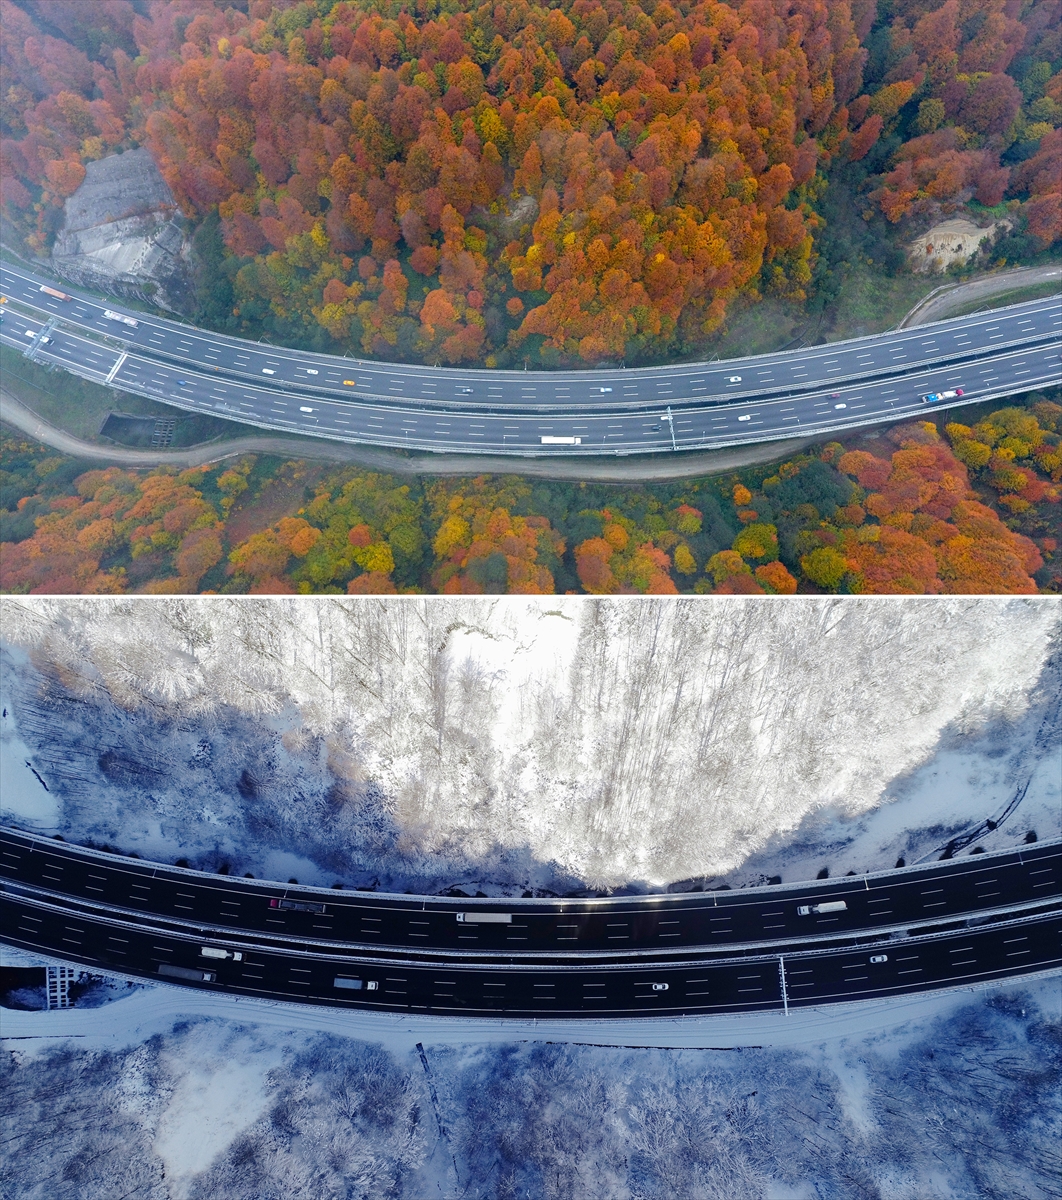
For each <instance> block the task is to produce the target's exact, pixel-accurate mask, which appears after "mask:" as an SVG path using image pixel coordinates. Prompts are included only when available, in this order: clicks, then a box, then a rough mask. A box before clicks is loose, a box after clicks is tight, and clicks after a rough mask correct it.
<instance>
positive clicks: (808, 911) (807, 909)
mask: <svg viewBox="0 0 1062 1200" xmlns="http://www.w3.org/2000/svg"><path fill="white" fill-rule="evenodd" d="M847 908H848V905H847V904H846V903H845V902H844V901H843V900H824V901H823V902H822V903H821V904H798V905H797V915H798V916H801V917H810V916H812V915H814V914H818V913H832V912H845V911H846V910H847Z"/></svg>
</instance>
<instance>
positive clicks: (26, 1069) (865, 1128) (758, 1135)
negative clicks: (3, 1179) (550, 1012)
mask: <svg viewBox="0 0 1062 1200" xmlns="http://www.w3.org/2000/svg"><path fill="white" fill-rule="evenodd" d="M131 1005H133V1006H135V1005H136V999H135V997H134V998H132V999H127V1000H121V1001H118V1002H117V1003H114V1004H112V1005H109V1006H108V1012H107V1014H106V1017H105V1019H104V1024H103V1025H102V1026H101V1027H100V1029H99V1030H97V1033H96V1035H94V1036H92V1037H90V1038H89V1039H88V1040H87V1041H86V1040H81V1041H67V1042H62V1041H60V1042H55V1041H53V1040H52V1039H50V1038H48V1037H47V1036H45V1039H44V1041H43V1042H42V1041H40V1040H39V1039H36V1038H32V1037H31V1038H29V1039H28V1040H20V1041H19V1042H17V1043H16V1042H10V1043H8V1046H9V1049H8V1050H6V1051H4V1052H2V1053H0V1119H2V1121H3V1125H4V1129H5V1137H6V1139H7V1145H6V1149H7V1155H6V1157H7V1161H8V1174H7V1186H8V1187H9V1188H10V1189H11V1194H12V1195H17V1196H18V1197H20V1200H83V1198H85V1197H94V1198H95V1197H103V1196H107V1197H134V1196H135V1197H138V1198H142V1200H215V1198H217V1197H224V1198H225V1200H340V1198H341V1197H342V1198H343V1200H378V1198H379V1197H385V1196H386V1197H391V1198H393V1200H431V1198H434V1197H438V1198H439V1200H443V1198H452V1200H457V1198H458V1197H463V1198H465V1200H472V1198H484V1200H486V1198H488V1197H489V1198H491V1200H523V1198H525V1197H528V1196H531V1197H535V1198H536V1200H676V1198H678V1197H683V1198H689V1200H694V1198H695V1200H820V1198H822V1197H830V1200H870V1198H875V1200H883V1198H887V1200H928V1198H930V1197H932V1198H933V1200H975V1198H976V1200H1014V1198H1015V1197H1021V1198H1022V1200H1048V1198H1049V1197H1057V1195H1058V1188H1057V1185H1058V1170H1059V1165H1060V1160H1059V1155H1058V1146H1059V1144H1060V1140H1062V1139H1060V1135H1062V1108H1060V1104H1059V1095H1058V1087H1057V1081H1058V1073H1059V1071H1060V1070H1062V1054H1060V1046H1062V1027H1060V1024H1059V1020H1058V988H1057V980H1056V979H1048V980H1039V981H1029V983H1028V984H1027V985H1025V986H1011V987H1007V988H1003V989H1001V990H995V991H990V992H987V993H981V994H978V995H975V996H973V997H971V996H969V995H968V994H967V995H964V996H952V997H944V998H942V999H941V1000H940V1002H939V1006H938V1007H937V1008H936V1009H935V1010H934V1012H933V1013H932V1014H931V1015H927V1016H925V1017H923V1018H922V1019H920V1020H916V1021H913V1022H908V1023H894V1024H893V1025H892V1027H891V1028H886V1029H880V1028H879V1029H878V1030H877V1031H876V1032H874V1033H871V1034H864V1035H862V1036H857V1037H847V1038H846V1037H845V1036H844V1033H843V1030H838V1031H837V1032H836V1033H834V1034H833V1035H831V1036H830V1037H829V1039H828V1040H826V1041H822V1040H819V1039H814V1038H812V1039H810V1040H809V1041H808V1042H805V1043H800V1044H799V1045H798V1046H796V1047H792V1046H784V1045H783V1046H778V1045H774V1046H772V1045H769V1044H768V1045H765V1046H745V1047H744V1048H735V1049H730V1050H708V1049H700V1050H665V1049H651V1048H641V1049H630V1048H628V1049H623V1048H618V1047H617V1048H608V1047H602V1046H586V1045H582V1046H579V1045H564V1044H552V1043H546V1042H518V1041H512V1042H498V1043H493V1044H491V1043H485V1044H479V1045H460V1044H457V1045H449V1046H448V1045H445V1044H443V1045H432V1044H431V1043H430V1039H429V1038H428V1037H427V1036H425V1037H424V1041H425V1043H426V1044H425V1045H424V1046H418V1047H417V1048H415V1049H414V1048H413V1047H411V1046H410V1045H409V1039H408V1038H407V1039H405V1041H404V1042H401V1043H398V1042H395V1043H394V1044H390V1045H388V1044H383V1045H381V1044H373V1043H368V1042H363V1041H357V1040H353V1039H350V1038H346V1037H343V1036H340V1035H338V1034H335V1033H323V1032H320V1031H313V1030H306V1029H299V1028H298V1023H297V1020H296V1021H295V1022H293V1026H292V1027H291V1028H287V1029H285V1028H280V1027H277V1026H276V1025H274V1027H272V1028H268V1027H265V1026H261V1025H255V1024H254V1021H253V1014H246V1015H244V1016H243V1017H242V1019H241V1021H240V1022H237V1021H236V1020H225V1019H221V1018H195V1019H192V1020H183V1021H177V1022H176V1023H174V1021H173V1018H172V1017H171V1018H170V1020H169V1022H168V1023H165V1024H164V1025H163V1027H162V1028H161V1029H160V1030H158V1031H156V1032H155V1033H154V1034H153V1035H152V1036H148V1037H146V1038H145V1037H141V1036H138V1035H136V1034H132V1035H130V1034H129V1032H128V1026H125V1027H124V1028H123V1027H122V1021H123V1014H124V1011H125V1010H127V1009H128V1008H129V1006H131ZM101 1015H103V1014H101ZM248 1017H250V1020H249V1021H248V1019H247V1018H248ZM46 1018H47V1019H52V1018H54V1019H57V1020H62V1019H63V1014H61V1013H48V1014H40V1018H39V1019H40V1020H41V1021H43V1020H44V1019H46ZM778 1020H779V1021H781V1018H778ZM40 1028H41V1030H43V1026H40Z"/></svg>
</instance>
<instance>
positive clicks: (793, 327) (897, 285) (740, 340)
mask: <svg viewBox="0 0 1062 1200" xmlns="http://www.w3.org/2000/svg"><path fill="white" fill-rule="evenodd" d="M937 286H939V280H938V279H936V278H928V277H926V276H924V275H910V274H902V275H889V274H887V273H886V272H884V271H875V270H874V269H873V268H868V267H864V266H862V265H860V266H859V267H854V268H852V269H851V270H850V271H849V272H848V273H847V275H846V277H845V280H844V282H843V283H842V285H841V289H840V292H839V293H838V296H837V300H836V301H835V302H834V303H833V304H831V305H829V306H828V307H827V308H826V309H824V310H823V312H822V313H821V315H818V316H817V315H815V314H813V313H809V312H808V311H807V309H806V308H805V307H804V306H803V305H801V304H792V303H788V302H787V301H784V300H779V299H777V298H776V297H773V296H766V297H765V298H764V299H763V300H760V301H758V302H748V301H745V302H741V301H738V303H737V304H736V305H735V307H734V309H733V311H732V314H731V316H730V317H729V318H728V319H727V322H726V324H725V326H724V327H723V329H722V330H721V331H720V332H719V333H718V334H716V336H715V337H713V338H709V339H706V340H705V341H704V343H703V344H702V345H700V346H698V348H697V353H696V355H690V356H687V357H689V358H690V359H700V358H702V357H703V358H711V357H712V356H713V355H716V356H717V357H719V358H721V359H725V358H744V357H747V356H750V355H755V354H773V353H775V352H777V351H779V350H785V349H787V348H795V347H796V346H799V345H801V344H803V345H815V344H817V343H821V342H839V341H843V340H844V339H846V338H854V337H864V336H868V335H870V334H875V333H884V332H886V331H887V330H889V329H895V328H896V326H897V325H898V324H899V323H900V321H901V320H902V319H903V318H904V316H905V315H906V314H907V313H908V312H910V310H911V309H912V308H913V307H914V306H915V305H916V304H917V303H918V301H919V300H921V299H922V297H923V296H927V295H928V294H929V293H930V292H931V291H932V290H933V289H934V288H935V287H937Z"/></svg>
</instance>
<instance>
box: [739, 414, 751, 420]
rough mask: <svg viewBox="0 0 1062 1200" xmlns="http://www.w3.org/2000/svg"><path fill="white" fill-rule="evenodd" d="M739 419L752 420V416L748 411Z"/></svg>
mask: <svg viewBox="0 0 1062 1200" xmlns="http://www.w3.org/2000/svg"><path fill="white" fill-rule="evenodd" d="M738 420H739V421H751V420H752V417H751V416H750V415H749V414H748V413H746V414H745V415H744V416H743V417H738Z"/></svg>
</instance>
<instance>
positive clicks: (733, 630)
mask: <svg viewBox="0 0 1062 1200" xmlns="http://www.w3.org/2000/svg"><path fill="white" fill-rule="evenodd" d="M2 616H3V626H4V636H5V639H6V642H5V645H6V650H5V654H4V667H5V702H4V738H5V753H4V762H5V770H6V775H7V778H6V779H5V789H4V792H5V799H4V801H3V803H4V805H5V808H4V810H3V818H4V819H5V820H8V821H13V822H15V823H18V824H23V825H25V826H27V827H31V826H36V827H38V828H41V829H47V830H49V831H52V830H55V831H61V832H63V833H64V835H65V836H67V837H70V838H72V839H74V840H81V841H94V842H95V844H98V845H100V844H108V845H111V846H114V847H116V848H118V849H120V850H123V851H133V850H135V851H137V852H138V853H141V854H143V855H150V856H158V857H161V858H168V859H170V860H171V861H172V860H173V858H175V857H177V856H183V857H185V858H187V859H188V860H189V861H190V862H191V863H192V865H200V866H203V867H206V868H207V869H212V870H213V869H217V868H218V867H219V866H224V865H225V864H228V866H229V869H231V870H233V871H234V872H235V871H239V872H240V873H243V872H245V871H246V872H251V873H253V874H255V875H257V876H260V877H282V878H287V877H289V876H294V877H297V878H298V879H299V880H300V881H302V882H313V883H323V884H330V883H331V882H333V881H335V880H340V881H344V882H348V883H354V884H361V885H364V884H373V883H375V884H376V885H377V886H380V887H383V888H386V889H388V890H402V889H404V888H407V887H408V888H413V889H418V890H419V889H424V890H437V889H440V888H443V887H447V886H455V885H457V886H463V887H464V888H466V889H468V888H472V889H473V890H475V889H478V888H484V889H486V891H487V893H488V894H491V893H492V892H495V891H499V890H500V891H502V892H504V891H511V890H514V889H519V888H522V887H530V888H536V887H537V888H544V889H553V890H568V889H573V888H579V887H590V888H593V887H597V888H601V887H613V888H614V887H617V886H623V885H635V886H642V885H648V886H652V887H660V886H664V885H667V884H670V883H673V882H675V881H681V880H688V879H694V878H697V879H702V878H708V879H719V878H721V877H723V876H725V875H727V873H733V872H735V871H740V869H741V867H742V864H743V863H748V862H753V861H758V860H757V857H756V856H759V858H760V859H763V861H764V862H766V858H765V857H764V856H767V857H770V858H771V868H770V869H772V870H773V869H775V866H776V862H775V860H776V858H777V848H778V846H779V845H784V844H787V843H788V842H789V841H791V840H793V839H794V838H796V839H797V840H801V839H803V840H804V841H808V840H809V839H810V840H811V841H813V842H814V841H821V840H822V831H823V829H824V828H826V826H829V830H830V838H829V839H827V840H831V839H832V840H833V841H834V842H835V843H837V844H838V845H840V844H842V843H844V842H845V841H846V840H848V841H852V838H853V837H854V836H855V834H856V833H859V834H860V835H861V839H862V840H859V839H858V838H857V839H856V841H857V842H858V846H857V848H856V849H855V850H853V853H856V854H857V858H859V856H861V858H859V861H854V862H853V863H852V865H853V867H858V869H862V870H866V869H876V868H881V867H891V866H892V865H893V860H894V858H895V855H896V852H897V847H899V852H901V853H902V852H905V851H906V850H907V849H908V846H909V844H911V836H910V832H909V831H910V830H911V829H916V828H918V827H919V822H921V825H922V826H925V827H926V829H927V830H928V832H927V833H926V835H925V836H926V838H928V839H929V840H928V841H926V843H925V845H924V846H922V847H921V848H922V849H923V850H927V851H928V850H931V849H932V848H933V846H934V845H935V844H936V842H935V841H934V840H933V839H934V838H939V837H940V836H944V835H946V834H947V832H948V831H949V830H951V829H959V828H962V827H964V826H965V825H967V824H969V823H970V821H971V820H973V821H976V820H979V819H981V818H982V817H984V816H990V815H992V812H993V811H998V810H1001V809H1002V808H1003V807H1004V806H1005V805H1006V803H1007V802H1008V801H1009V799H1010V798H1011V796H1012V795H1013V794H1014V792H1015V790H1016V789H1017V788H1019V787H1021V786H1023V785H1024V784H1026V783H1031V786H1030V789H1029V793H1028V795H1027V797H1026V800H1025V801H1024V802H1023V803H1024V804H1025V806H1026V808H1027V810H1028V811H1031V812H1036V813H1038V814H1040V816H1041V818H1042V820H1046V821H1047V822H1048V824H1050V822H1051V818H1050V815H1049V814H1050V813H1051V812H1057V809H1058V784H1057V779H1055V771H1054V770H1053V769H1052V768H1051V767H1050V763H1051V761H1052V760H1053V757H1054V756H1055V755H1057V745H1056V739H1057V736H1058V717H1057V692H1058V677H1059V669H1058V666H1059V664H1058V652H1057V647H1058V625H1059V609H1058V606H1057V604H1056V603H1055V601H1054V600H1053V599H1046V598H1045V599H1021V600H1018V599H1005V598H980V599H975V600H966V599H956V600H938V601H934V602H930V603H924V602H918V601H905V602H901V603H892V602H888V601H884V602H883V601H879V600H874V599H863V598H855V597H853V598H846V599H844V600H837V599H832V598H831V599H811V598H809V599H798V598H794V599H790V600H787V601H783V602H776V603H765V602H763V601H762V600H749V599H747V598H742V597H733V598H727V599H720V600H716V601H710V602H705V601H703V600H697V601H682V600H679V601H675V600H673V599H669V600H661V601H656V600H634V599H616V598H609V599H601V600H583V599H574V598H553V597H551V598H549V599H541V600H540V599H531V598H528V599H526V600H519V601H517V600H509V599H479V598H475V599H472V598H460V599H452V600H451V599H448V598H442V597H439V598H432V599H430V600H421V599H416V598H410V599H401V598H388V599H371V600H370V599H367V598H366V599H350V600H345V599H338V598H329V599H328V600H326V601H316V600H313V599H310V598H302V599H252V600H230V599H222V598H213V599H209V600H200V599H165V600H147V599H133V600H130V599H122V600H112V599H101V600H98V601H94V602H85V601H83V600H82V601H77V602H73V601H67V600H37V599H33V598H18V599H14V598H8V599H5V600H4V601H3V604H2ZM1019 747H1020V753H1018V752H1017V749H1016V748H1019ZM975 751H976V752H977V753H980V755H981V758H980V760H979V761H978V765H977V769H976V770H974V769H971V761H972V760H970V758H969V754H970V753H974V752H975ZM44 789H47V791H45V790H44ZM904 799H907V800H909V801H911V803H910V804H909V805H908V806H907V807H908V808H912V809H913V811H910V812H907V811H905V816H904V820H901V821H895V820H894V821H891V822H890V821H889V820H886V821H885V822H884V824H882V822H881V820H880V818H881V816H882V814H885V813H887V812H889V811H890V804H891V805H893V806H895V805H896V804H897V803H898V802H899V801H902V800H904ZM1044 814H1048V815H1044ZM1022 819H1023V817H1018V818H1016V820H1018V821H1020V820H1022ZM875 820H877V821H878V825H881V827H882V832H881V836H880V837H877V835H876V834H875V835H874V836H871V834H874V829H875V828H877V826H875V824H874V822H875ZM1055 821H1056V823H1057V818H1055ZM868 823H869V824H868ZM905 826H906V829H907V831H906V832H905V828H904V827H905ZM1015 828H1016V826H1015ZM868 829H869V830H870V834H868V832H867V831H868ZM809 830H811V832H809ZM816 830H817V833H816V832H815V831H816ZM1024 830H1025V826H1023V827H1022V829H1021V830H1020V831H1019V832H1021V833H1024ZM846 831H847V832H846ZM1052 832H1057V831H1056V830H1053V829H1052V828H1042V829H1041V831H1040V836H1041V837H1042V836H1046V835H1049V834H1050V833H1052ZM879 843H880V844H879ZM853 845H855V843H853ZM772 856H773V857H772ZM791 877H792V876H791Z"/></svg>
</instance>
